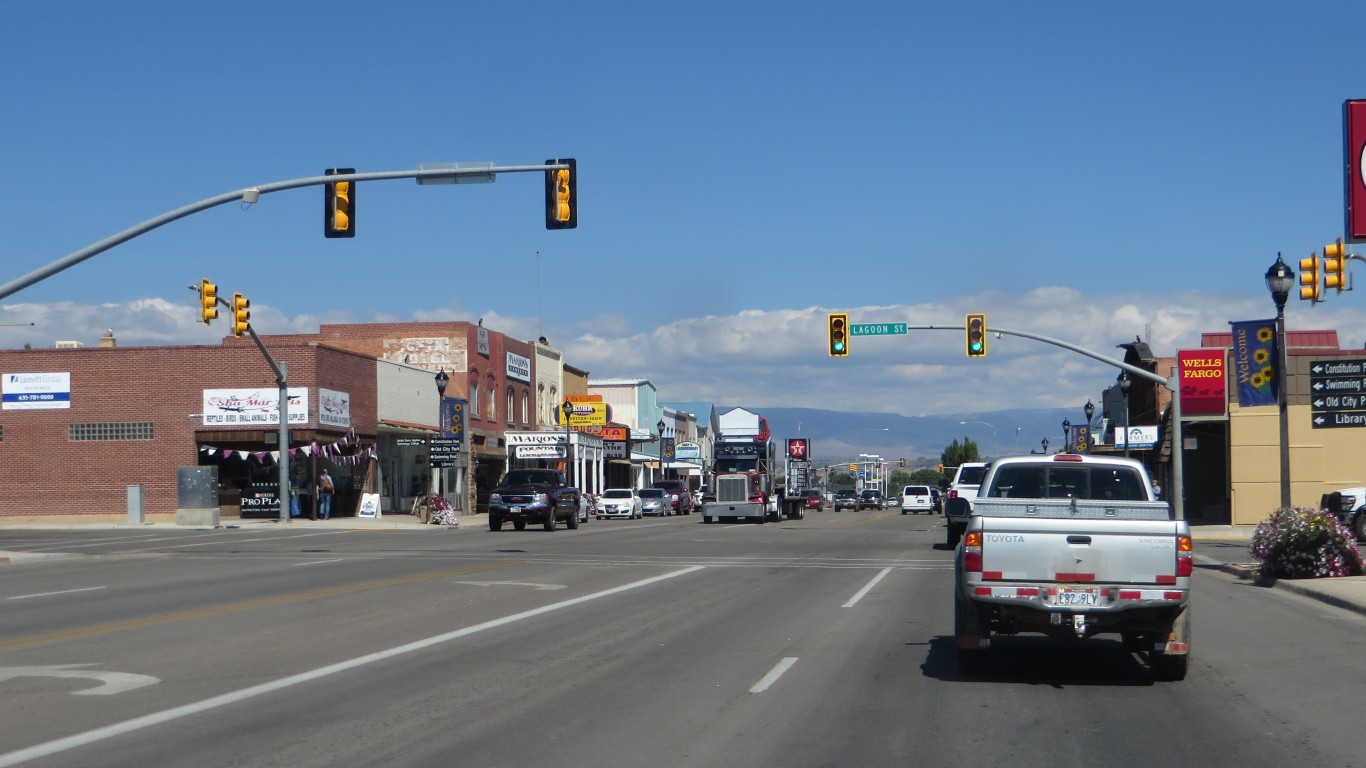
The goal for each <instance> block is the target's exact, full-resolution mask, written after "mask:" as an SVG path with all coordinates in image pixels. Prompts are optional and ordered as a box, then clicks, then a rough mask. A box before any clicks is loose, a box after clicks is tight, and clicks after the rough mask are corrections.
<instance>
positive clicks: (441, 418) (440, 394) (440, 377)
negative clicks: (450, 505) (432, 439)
mask: <svg viewBox="0 0 1366 768" xmlns="http://www.w3.org/2000/svg"><path fill="white" fill-rule="evenodd" d="M432 378H434V379H435V380H436V423H437V424H439V425H440V427H439V429H440V430H441V434H439V435H437V437H445V436H446V433H447V432H449V431H450V425H449V424H447V423H446V409H445V408H442V407H441V401H442V399H443V398H445V397H446V385H447V384H450V383H451V377H450V376H449V375H448V374H447V373H446V369H445V368H442V369H441V370H439V371H437V372H436V376H434V377H432ZM427 455H428V456H430V455H431V452H430V451H428V453H427ZM441 477H442V472H441V470H439V469H438V470H436V471H434V472H433V473H432V493H433V494H439V493H441Z"/></svg>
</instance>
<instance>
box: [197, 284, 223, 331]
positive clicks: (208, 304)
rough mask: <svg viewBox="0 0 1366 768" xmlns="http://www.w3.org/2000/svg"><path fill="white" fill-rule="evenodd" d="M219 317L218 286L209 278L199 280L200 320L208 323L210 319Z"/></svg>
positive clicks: (205, 323)
mask: <svg viewBox="0 0 1366 768" xmlns="http://www.w3.org/2000/svg"><path fill="white" fill-rule="evenodd" d="M216 319H218V286H216V285H214V284H213V283H211V282H209V278H207V277H205V278H201V279H200V281H199V322H201V323H203V324H204V325H208V324H209V321H210V320H216Z"/></svg>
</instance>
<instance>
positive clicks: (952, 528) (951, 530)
mask: <svg viewBox="0 0 1366 768" xmlns="http://www.w3.org/2000/svg"><path fill="white" fill-rule="evenodd" d="M945 529H946V530H947V531H948V534H947V535H948V543H949V548H950V549H952V548H953V547H956V546H958V540H959V539H960V538H962V537H963V532H962V531H961V530H959V528H958V526H957V525H956V524H954V523H949V524H948V525H947V526H945Z"/></svg>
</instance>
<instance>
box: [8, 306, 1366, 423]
mask: <svg viewBox="0 0 1366 768" xmlns="http://www.w3.org/2000/svg"><path fill="white" fill-rule="evenodd" d="M1353 298H1354V296H1353V295H1352V294H1350V293H1347V294H1343V295H1342V296H1333V297H1331V298H1330V299H1329V301H1327V302H1325V303H1323V304H1321V305H1319V306H1318V307H1314V308H1312V309H1311V308H1309V307H1306V306H1302V305H1301V304H1300V303H1296V304H1292V305H1290V306H1288V307H1287V316H1288V324H1289V327H1290V328H1291V329H1292V330H1296V329H1337V330H1338V333H1339V341H1340V343H1341V345H1342V346H1343V347H1346V348H1360V347H1361V346H1362V343H1363V335H1366V311H1364V310H1362V309H1361V308H1360V307H1358V306H1355V305H1354V304H1353V302H1352V299H1353ZM838 309H839V311H844V312H848V313H849V315H850V319H851V320H852V321H853V322H904V323H907V324H909V325H916V326H937V327H940V328H943V330H914V331H911V332H909V333H908V334H906V335H898V336H855V337H853V338H852V339H851V340H850V341H851V345H850V348H851V354H850V355H849V357H847V358H842V359H835V358H830V357H829V356H827V354H826V349H825V343H826V340H825V332H826V331H825V323H826V314H827V312H829V311H830V308H826V307H806V308H801V309H775V310H745V311H741V312H737V313H735V314H731V315H706V316H703V317H691V318H684V319H681V320H678V321H675V322H671V323H668V324H665V325H662V326H659V327H657V328H654V329H651V330H648V331H645V332H632V331H631V330H630V323H629V316H628V315H624V314H602V315H599V316H597V317H595V318H594V319H593V320H592V321H588V322H583V323H580V324H576V325H568V326H565V325H557V324H556V323H554V322H550V323H545V322H543V321H542V319H540V318H536V317H530V316H525V315H504V314H501V313H499V312H496V311H494V310H492V309H489V310H485V311H484V312H483V313H482V314H475V313H470V312H466V311H465V310H464V309H463V308H462V307H461V306H460V305H459V304H452V305H450V306H448V307H444V308H438V309H432V310H414V311H412V312H409V313H408V314H407V315H404V314H403V313H393V312H388V313H378V312H373V311H370V312H363V311H352V310H347V309H338V310H336V311H334V312H329V313H326V314H324V315H303V316H287V315H284V314H282V313H281V312H280V311H279V310H278V308H275V307H271V306H260V305H258V306H253V307H252V322H253V325H254V326H255V327H256V328H257V330H258V332H260V333H263V334H271V333H309V332H313V331H316V330H317V329H318V324H319V323H320V322H371V321H373V322H402V321H405V320H469V321H475V320H477V319H479V318H480V317H482V318H483V320H484V325H485V326H486V327H488V328H490V329H492V330H495V331H499V332H502V333H506V334H509V335H511V336H514V337H516V338H522V339H528V340H531V339H534V338H536V337H537V336H541V335H544V336H547V337H548V338H549V339H550V341H551V343H552V344H553V345H555V346H557V347H558V348H560V349H563V350H564V351H565V352H566V355H567V358H566V359H567V360H568V362H569V363H570V364H571V365H574V366H575V367H578V368H582V369H586V370H588V371H589V372H590V374H591V375H592V376H593V377H598V378H610V377H619V376H631V377H634V376H639V377H644V378H648V379H650V380H652V381H653V382H655V383H656V384H657V385H658V386H659V388H660V392H661V396H662V397H663V398H664V399H665V400H666V401H683V400H710V401H714V402H717V403H718V404H750V405H756V406H757V405H768V406H787V407H811V408H828V409H832V410H841V411H862V412H886V413H901V414H905V415H931V414H937V413H962V412H972V411H993V410H999V409H1004V408H1052V407H1068V406H1071V405H1075V404H1076V403H1078V402H1084V401H1085V400H1086V399H1087V398H1095V397H1096V396H1097V394H1098V393H1099V392H1100V390H1101V389H1103V388H1104V387H1105V386H1107V385H1108V384H1109V382H1111V381H1113V380H1114V377H1115V375H1116V371H1115V369H1114V368H1112V367H1109V366H1106V365H1105V364H1103V363H1101V362H1098V361H1095V360H1092V359H1090V358H1088V357H1085V356H1083V355H1080V354H1078V353H1076V352H1073V351H1070V350H1066V349H1062V348H1059V347H1057V346H1053V345H1051V344H1047V343H1044V342H1041V341H1037V340H1034V339H1030V338H1025V337H1021V336H1017V335H1013V334H1012V335H1005V336H1002V337H999V338H998V337H996V336H995V335H993V336H992V337H991V338H990V339H989V342H988V349H989V353H988V356H987V358H986V359H984V360H969V359H967V358H966V357H965V356H964V354H963V350H962V345H963V333H962V330H961V327H962V323H963V315H964V313H966V312H969V311H985V312H986V313H987V322H988V326H989V327H992V328H1005V329H1009V330H1012V331H1019V332H1024V333H1029V334H1032V335H1036V336H1044V337H1049V338H1053V339H1057V340H1060V341H1064V342H1066V343H1069V344H1073V345H1076V346H1078V347H1081V348H1084V349H1087V350H1091V351H1093V352H1096V353H1099V354H1101V355H1104V356H1106V357H1110V358H1119V357H1121V356H1122V351H1121V350H1119V349H1117V348H1116V345H1118V344H1121V343H1123V342H1127V341H1132V340H1134V339H1135V338H1137V337H1142V338H1143V339H1144V340H1146V341H1148V342H1149V344H1150V345H1151V346H1152V347H1153V350H1154V352H1155V353H1157V354H1158V355H1163V356H1166V355H1172V354H1174V353H1175V352H1176V350H1178V349H1184V348H1193V347H1198V346H1199V344H1200V334H1201V333H1202V332H1217V331H1224V330H1227V328H1228V322H1229V321H1231V320H1250V319H1259V318H1264V317H1270V316H1274V314H1275V311H1274V306H1272V304H1271V302H1270V300H1269V299H1268V298H1267V297H1266V296H1265V295H1264V294H1261V295H1228V294H1216V293H1206V292H1187V293H1182V294H1158V293H1155V294H1141V293H1125V294H1118V295H1109V296H1090V295H1086V294H1083V293H1081V292H1080V291H1077V290H1075V289H1072V288H1065V287H1053V288H1042V289H1038V290H1034V291H1030V292H1028V293H1025V294H1020V295H1012V294H1006V293H999V292H989V293H984V294H981V295H978V296H972V297H946V298H945V299H944V300H942V301H937V302H933V303H926V304H916V305H904V306H873V307H840V308H838ZM30 323H32V325H29V324H30ZM105 329H112V330H113V331H114V334H115V336H116V338H117V339H118V343H119V344H120V345H121V346H142V345H163V344H167V345H169V344H216V343H218V341H219V339H221V338H222V337H223V335H224V334H225V329H226V325H224V324H221V323H220V324H215V325H214V326H212V327H205V326H204V325H202V324H201V323H199V322H198V314H197V312H196V311H195V310H194V308H193V302H185V301H168V300H165V299H160V298H148V299H139V300H137V301H132V302H128V303H125V304H99V305H82V304H74V303H69V302H63V303H58V304H47V305H42V304H8V305H3V306H0V346H4V347H7V348H16V347H22V346H24V344H26V343H29V344H32V345H33V346H34V347H40V348H42V347H50V346H52V344H53V342H55V341H57V340H59V339H74V340H78V341H82V342H84V343H85V344H87V345H89V346H94V345H95V344H97V343H98V341H99V337H100V334H101V333H102V332H103V331H105ZM1363 354H1364V355H1366V353H1363Z"/></svg>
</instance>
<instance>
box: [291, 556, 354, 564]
mask: <svg viewBox="0 0 1366 768" xmlns="http://www.w3.org/2000/svg"><path fill="white" fill-rule="evenodd" d="M341 562H345V561H343V560H342V559H341V558H340V557H338V558H335V559H333V560H311V561H309V562H307V563H295V564H294V565H296V566H300V565H327V564H328V563H341Z"/></svg>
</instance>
